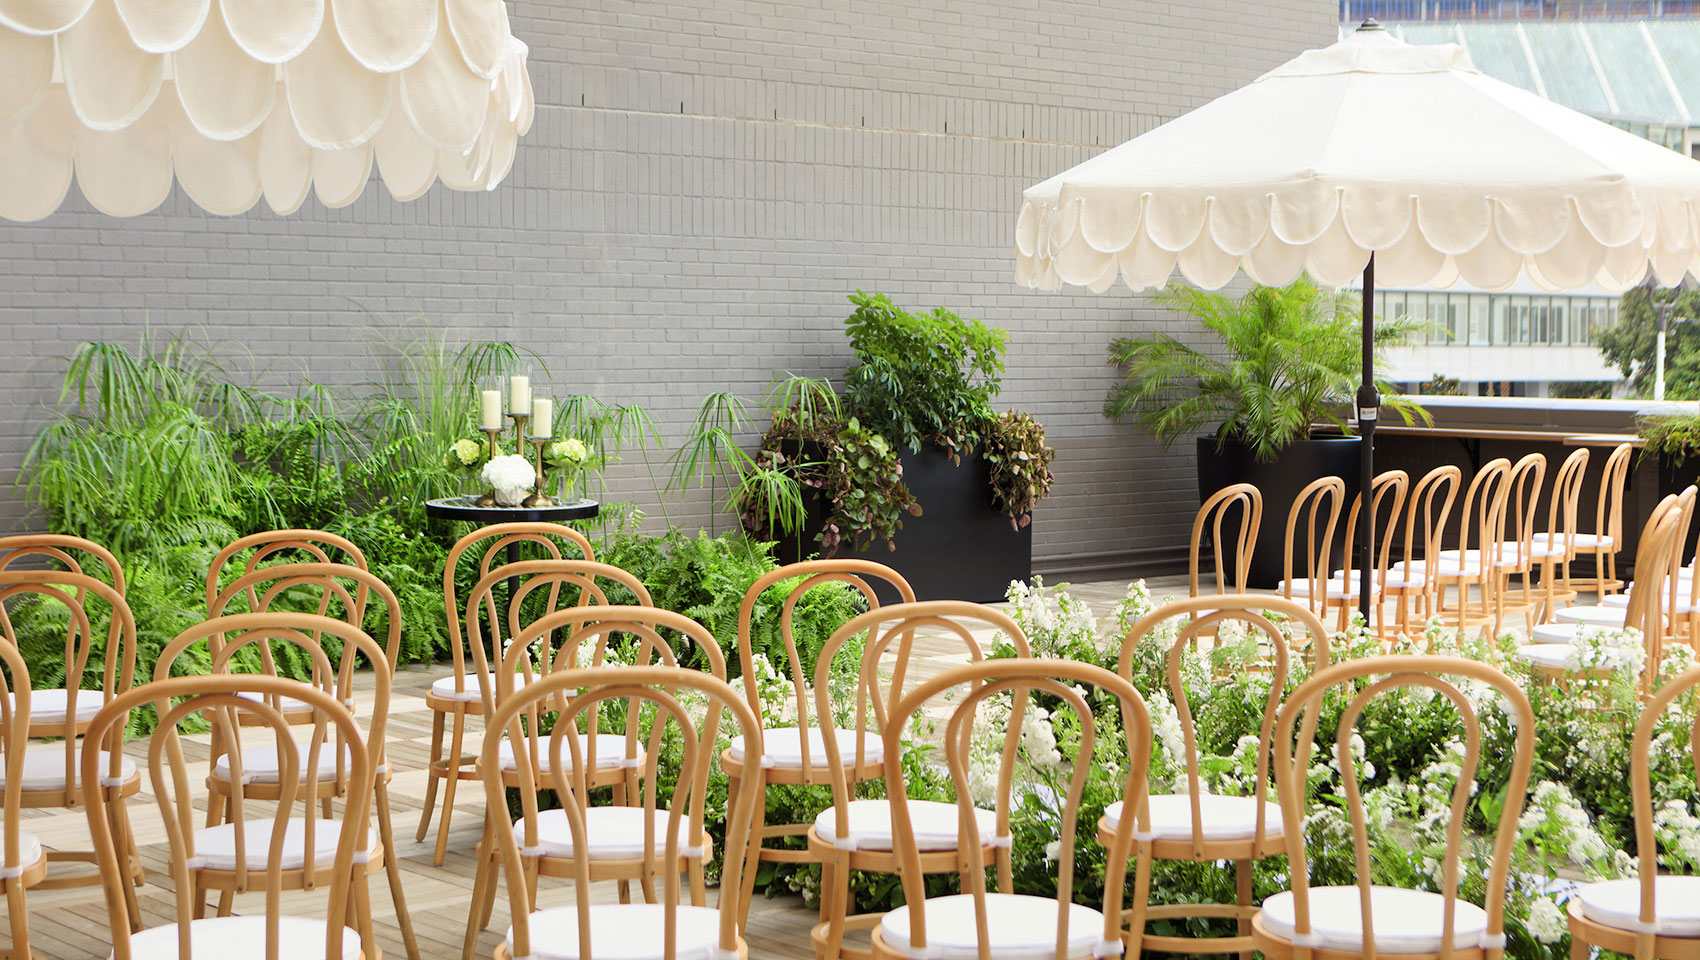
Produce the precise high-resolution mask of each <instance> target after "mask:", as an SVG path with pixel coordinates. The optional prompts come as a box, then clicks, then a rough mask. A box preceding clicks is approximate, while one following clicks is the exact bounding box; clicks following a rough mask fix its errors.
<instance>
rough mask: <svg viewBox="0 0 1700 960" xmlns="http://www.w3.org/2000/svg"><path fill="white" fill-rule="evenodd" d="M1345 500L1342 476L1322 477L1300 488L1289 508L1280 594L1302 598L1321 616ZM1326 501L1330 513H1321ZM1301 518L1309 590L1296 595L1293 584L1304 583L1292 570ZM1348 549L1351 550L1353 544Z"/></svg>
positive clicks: (1300, 599)
mask: <svg viewBox="0 0 1700 960" xmlns="http://www.w3.org/2000/svg"><path fill="white" fill-rule="evenodd" d="M1345 502H1346V481H1344V480H1342V479H1340V478H1339V477H1319V478H1317V479H1315V480H1312V481H1311V482H1310V483H1308V484H1306V485H1305V488H1304V489H1303V490H1300V491H1299V495H1298V496H1297V497H1295V498H1294V499H1293V505H1292V507H1291V508H1289V509H1288V510H1287V536H1286V545H1285V548H1284V549H1283V552H1282V554H1281V564H1282V569H1281V596H1282V598H1283V599H1286V600H1293V601H1302V602H1303V604H1304V606H1305V607H1307V608H1308V609H1309V610H1310V611H1311V612H1312V613H1314V614H1317V615H1318V616H1321V615H1323V614H1324V613H1325V612H1326V611H1327V609H1328V607H1327V599H1328V581H1329V578H1330V576H1331V574H1332V572H1333V570H1334V567H1333V565H1332V564H1330V563H1329V560H1330V559H1331V558H1332V556H1333V552H1334V532H1335V530H1336V528H1338V527H1339V524H1340V511H1341V509H1342V507H1344V505H1345ZM1325 503H1326V505H1327V511H1328V512H1327V513H1326V514H1322V513H1321V511H1322V510H1323V507H1324V504H1325ZM1307 511H1308V512H1307ZM1301 517H1303V518H1304V519H1303V523H1304V534H1305V545H1304V562H1305V571H1304V572H1305V576H1304V580H1303V581H1302V582H1303V583H1304V584H1305V585H1306V589H1305V591H1304V596H1303V597H1294V596H1293V587H1294V584H1296V583H1299V582H1301V581H1299V580H1297V579H1295V577H1294V573H1295V572H1296V571H1295V570H1294V569H1293V555H1294V552H1293V546H1294V535H1295V534H1296V533H1297V532H1298V529H1299V523H1300V518H1301ZM1347 542H1348V544H1349V543H1350V541H1347ZM1347 549H1348V550H1350V546H1348V547H1347Z"/></svg>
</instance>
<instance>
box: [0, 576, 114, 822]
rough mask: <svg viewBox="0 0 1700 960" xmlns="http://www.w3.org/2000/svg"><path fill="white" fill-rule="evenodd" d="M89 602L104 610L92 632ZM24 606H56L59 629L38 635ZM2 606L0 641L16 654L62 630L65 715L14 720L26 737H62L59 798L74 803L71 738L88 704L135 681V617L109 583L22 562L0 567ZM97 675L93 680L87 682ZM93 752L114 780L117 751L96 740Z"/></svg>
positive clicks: (82, 728) (82, 729)
mask: <svg viewBox="0 0 1700 960" xmlns="http://www.w3.org/2000/svg"><path fill="white" fill-rule="evenodd" d="M94 601H99V602H100V603H101V604H102V605H103V606H104V607H105V608H106V609H105V611H104V617H105V620H106V623H105V626H106V629H105V630H104V631H103V630H101V629H99V626H100V624H101V616H102V613H103V611H101V610H100V609H99V608H98V607H96V606H95V605H94ZM26 605H39V606H49V607H55V606H56V607H61V608H63V609H64V611H65V623H64V626H63V627H58V626H48V627H45V628H43V629H44V630H46V631H51V633H48V634H43V633H37V631H36V630H35V629H32V626H33V623H32V621H33V618H31V617H28V616H27V615H25V614H24V613H23V607H25V606H26ZM39 606H38V609H39ZM8 608H10V610H11V612H10V613H9V614H7V613H0V638H4V639H5V641H6V642H8V643H10V644H11V645H12V646H14V647H15V648H17V649H18V650H20V651H22V650H27V649H37V650H41V649H43V646H44V643H51V642H52V641H51V639H50V637H51V636H52V635H56V634H58V632H59V631H60V630H61V629H62V630H63V631H64V633H63V636H64V643H63V646H62V647H60V648H59V649H60V650H61V651H62V653H61V654H60V656H62V658H63V659H62V660H60V661H59V662H60V663H62V664H63V665H64V690H65V712H64V713H63V714H57V713H56V714H54V715H53V716H51V717H49V716H45V715H43V716H41V717H39V718H34V717H31V715H30V714H29V713H28V712H27V711H25V712H22V713H21V714H20V721H19V722H21V723H23V724H24V725H25V726H26V727H27V728H28V730H29V736H31V737H38V738H39V737H63V738H64V743H63V747H64V750H65V774H66V776H65V780H64V783H65V803H66V805H67V806H69V805H72V804H74V803H75V802H76V796H77V777H76V770H75V767H74V764H75V762H76V755H77V752H78V750H79V746H78V743H77V736H78V735H79V734H86V732H87V730H88V727H89V722H90V721H91V720H92V719H93V717H92V712H93V711H91V710H89V704H90V703H91V702H96V703H101V704H106V703H110V702H112V700H114V699H115V698H117V697H119V696H121V695H122V694H124V693H125V692H126V691H128V690H129V689H130V687H131V686H132V684H133V682H134V680H135V675H136V619H135V617H134V615H133V614H132V613H131V612H130V605H129V604H128V603H126V602H125V600H124V597H123V595H122V594H120V593H119V592H118V590H117V588H116V587H113V586H111V585H110V584H108V583H106V582H105V581H102V580H97V579H95V578H94V577H91V576H88V575H86V574H81V573H73V572H71V571H68V570H46V569H25V568H22V567H13V568H10V569H6V570H0V611H6V610H7V609H8ZM43 612H44V611H43ZM44 619H48V618H44ZM97 677H98V684H99V685H98V686H90V684H91V682H93V681H95V680H96V678H97ZM36 689H37V690H38V691H39V690H40V689H43V688H39V687H38V688H36ZM37 702H38V703H39V702H40V701H39V698H38V699H37ZM79 716H81V719H79ZM85 739H86V736H85ZM96 742H98V741H96ZM100 750H105V751H108V752H110V753H111V768H112V771H111V775H112V776H113V777H114V778H116V777H117V776H118V765H119V760H120V757H119V756H118V753H117V751H115V750H112V748H111V745H110V744H102V745H101V746H100ZM97 752H98V751H97ZM9 782H10V781H9Z"/></svg>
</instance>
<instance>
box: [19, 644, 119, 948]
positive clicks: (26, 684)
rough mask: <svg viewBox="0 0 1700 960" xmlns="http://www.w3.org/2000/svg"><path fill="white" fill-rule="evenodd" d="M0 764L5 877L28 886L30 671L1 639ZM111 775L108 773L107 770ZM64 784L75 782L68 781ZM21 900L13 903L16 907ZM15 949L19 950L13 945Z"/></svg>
mask: <svg viewBox="0 0 1700 960" xmlns="http://www.w3.org/2000/svg"><path fill="white" fill-rule="evenodd" d="M0 666H3V667H4V668H5V669H4V670H0V764H4V765H5V768H6V787H5V790H4V792H3V794H0V842H3V843H4V844H5V848H4V851H3V852H4V853H5V860H4V863H3V866H4V868H5V873H4V876H6V877H18V878H20V879H19V883H20V884H22V885H26V886H27V885H28V884H30V883H31V882H34V880H35V879H39V878H25V877H24V868H25V867H27V866H31V865H30V864H26V863H23V862H22V861H21V860H20V859H19V854H20V853H21V852H22V847H21V846H20V845H19V843H20V841H19V837H18V834H19V827H18V821H19V816H18V814H19V811H20V809H21V808H22V806H23V797H22V794H23V786H24V751H25V750H26V749H27V748H28V747H29V739H30V670H29V665H28V664H26V663H24V656H23V654H22V653H20V652H19V651H18V646H17V644H16V643H13V642H12V640H11V638H10V637H0ZM109 773H111V771H109ZM66 782H67V783H75V782H76V781H75V779H68V780H67V781H66ZM20 902H21V901H14V903H13V906H17V905H18V904H19V903H20ZM13 946H14V948H19V949H21V946H20V945H19V944H16V943H14V944H13Z"/></svg>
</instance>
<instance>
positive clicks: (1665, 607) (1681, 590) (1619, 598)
mask: <svg viewBox="0 0 1700 960" xmlns="http://www.w3.org/2000/svg"><path fill="white" fill-rule="evenodd" d="M1634 595H1635V585H1634V584H1630V585H1629V589H1627V590H1625V591H1624V592H1622V593H1614V594H1611V595H1609V596H1605V597H1601V598H1600V602H1599V603H1598V604H1596V605H1595V606H1597V607H1603V608H1607V609H1612V610H1616V611H1618V613H1619V614H1620V618H1619V620H1618V622H1619V623H1621V622H1622V620H1621V614H1622V612H1623V610H1624V609H1626V608H1627V607H1628V606H1629V598H1630V597H1632V596H1634ZM1690 596H1692V594H1691V593H1690V592H1689V588H1688V584H1686V583H1685V584H1682V585H1681V586H1679V587H1677V590H1676V613H1677V614H1678V615H1681V614H1684V613H1691V612H1693V610H1694V603H1693V601H1691V600H1690V599H1689V597H1690ZM1659 610H1660V611H1661V612H1665V613H1668V612H1670V610H1671V595H1670V591H1669V590H1666V591H1665V592H1664V594H1663V595H1662V596H1661V597H1660V599H1659ZM1565 612H1566V611H1564V610H1560V611H1559V612H1558V617H1559V619H1561V620H1562V619H1564V616H1563V615H1564V613H1565ZM1600 616H1604V614H1600ZM1589 622H1592V621H1589ZM1614 625H1615V624H1614Z"/></svg>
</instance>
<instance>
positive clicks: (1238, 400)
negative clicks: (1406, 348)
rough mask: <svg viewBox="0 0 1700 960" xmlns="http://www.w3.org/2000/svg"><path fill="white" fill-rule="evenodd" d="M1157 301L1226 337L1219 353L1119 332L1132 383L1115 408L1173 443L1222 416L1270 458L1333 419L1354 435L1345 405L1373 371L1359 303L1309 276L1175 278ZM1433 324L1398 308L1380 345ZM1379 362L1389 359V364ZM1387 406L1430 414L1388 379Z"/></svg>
mask: <svg viewBox="0 0 1700 960" xmlns="http://www.w3.org/2000/svg"><path fill="white" fill-rule="evenodd" d="M1154 299H1155V300H1156V302H1157V303H1158V304H1160V305H1162V306H1165V307H1168V308H1170V309H1173V310H1177V311H1179V312H1182V313H1185V314H1187V315H1189V316H1190V317H1191V318H1192V319H1194V320H1196V321H1197V322H1198V323H1199V324H1200V325H1201V326H1203V327H1204V328H1205V329H1206V330H1208V331H1210V332H1212V333H1214V334H1215V335H1216V336H1217V337H1218V338H1219V339H1220V343H1221V351H1220V353H1218V352H1217V351H1215V350H1211V349H1209V348H1201V347H1196V346H1193V345H1192V344H1189V343H1185V342H1182V341H1181V340H1178V339H1176V338H1175V337H1173V336H1170V335H1169V334H1167V333H1154V334H1152V335H1150V336H1146V337H1117V338H1116V339H1115V340H1113V341H1111V342H1110V362H1111V363H1114V364H1116V365H1117V366H1119V367H1121V368H1122V370H1123V371H1124V374H1125V381H1124V382H1122V383H1119V384H1116V385H1115V386H1114V387H1111V388H1110V392H1109V395H1108V396H1107V397H1106V398H1105V400H1104V413H1105V415H1106V416H1109V417H1114V418H1120V417H1127V416H1131V417H1133V418H1134V420H1135V422H1137V423H1138V424H1139V425H1140V426H1141V427H1142V428H1144V429H1145V430H1147V431H1149V432H1150V433H1151V434H1152V435H1153V436H1155V437H1156V438H1157V439H1158V440H1160V441H1162V442H1163V444H1164V445H1165V446H1167V445H1169V444H1172V443H1174V442H1175V441H1176V440H1179V439H1181V438H1182V437H1185V436H1188V435H1190V434H1192V433H1195V432H1197V431H1198V430H1199V429H1201V428H1203V427H1204V426H1206V425H1207V424H1211V423H1219V426H1218V427H1217V428H1216V437H1217V440H1218V441H1219V442H1220V443H1223V444H1226V443H1227V442H1228V441H1230V440H1236V441H1239V442H1240V443H1243V444H1245V445H1246V446H1248V447H1250V448H1251V449H1252V451H1253V452H1254V453H1255V455H1256V456H1257V458H1258V459H1259V460H1263V461H1269V460H1273V459H1274V458H1275V455H1276V454H1277V453H1279V452H1280V451H1281V449H1282V448H1283V447H1285V446H1287V445H1288V444H1290V443H1292V442H1294V441H1296V440H1302V439H1304V438H1306V437H1308V436H1309V435H1310V428H1311V425H1312V424H1314V423H1319V422H1327V423H1331V424H1333V425H1334V426H1336V427H1339V428H1340V429H1341V430H1342V431H1345V432H1347V433H1350V431H1351V424H1350V422H1349V421H1347V420H1345V419H1344V418H1342V417H1341V416H1340V409H1341V408H1342V407H1344V406H1346V405H1348V404H1350V403H1351V402H1352V398H1353V396H1354V391H1355V389H1356V386H1357V384H1358V382H1359V380H1360V378H1361V367H1360V364H1361V361H1362V356H1361V354H1362V327H1361V324H1362V320H1361V317H1360V315H1359V314H1358V313H1357V312H1356V311H1355V310H1354V308H1353V305H1352V300H1351V298H1350V297H1347V296H1345V295H1342V294H1335V293H1330V292H1328V291H1326V290H1323V289H1322V288H1321V287H1318V286H1317V285H1316V284H1314V283H1312V282H1311V281H1309V280H1299V281H1297V282H1296V283H1293V284H1291V285H1289V286H1285V287H1263V286H1259V287H1254V288H1253V289H1252V290H1251V292H1249V293H1247V294H1246V295H1245V296H1243V297H1238V298H1231V297H1228V296H1227V295H1225V294H1221V293H1216V292H1213V291H1207V290H1198V289H1195V288H1191V287H1171V288H1168V289H1166V290H1162V291H1159V292H1158V293H1157V294H1156V295H1155V297H1154ZM1424 329H1426V322H1425V321H1422V320H1417V319H1412V318H1409V317H1389V318H1383V319H1381V320H1379V321H1378V322H1377V323H1376V325H1375V333H1374V336H1375V343H1376V347H1377V349H1378V350H1385V349H1388V348H1391V347H1397V346H1402V345H1405V344H1407V343H1409V342H1411V338H1412V337H1413V336H1414V335H1415V334H1417V333H1419V332H1421V331H1422V330H1424ZM1377 362H1378V364H1379V363H1380V362H1381V361H1379V360H1378V361H1377ZM1380 388H1381V391H1382V395H1383V403H1384V404H1385V405H1386V406H1387V407H1389V408H1391V409H1392V410H1393V411H1394V412H1395V413H1396V414H1398V416H1399V417H1400V419H1402V420H1403V421H1404V422H1406V423H1410V422H1412V421H1413V420H1414V419H1418V418H1420V419H1422V420H1423V421H1424V422H1425V423H1426V422H1429V418H1428V414H1427V413H1426V412H1424V411H1423V409H1422V407H1421V406H1420V405H1418V404H1417V402H1416V401H1415V400H1413V399H1411V398H1409V397H1406V396H1403V395H1400V394H1399V393H1397V392H1395V391H1394V390H1393V386H1392V384H1391V383H1388V382H1386V381H1382V382H1381V384H1380Z"/></svg>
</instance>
